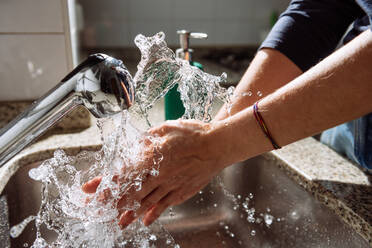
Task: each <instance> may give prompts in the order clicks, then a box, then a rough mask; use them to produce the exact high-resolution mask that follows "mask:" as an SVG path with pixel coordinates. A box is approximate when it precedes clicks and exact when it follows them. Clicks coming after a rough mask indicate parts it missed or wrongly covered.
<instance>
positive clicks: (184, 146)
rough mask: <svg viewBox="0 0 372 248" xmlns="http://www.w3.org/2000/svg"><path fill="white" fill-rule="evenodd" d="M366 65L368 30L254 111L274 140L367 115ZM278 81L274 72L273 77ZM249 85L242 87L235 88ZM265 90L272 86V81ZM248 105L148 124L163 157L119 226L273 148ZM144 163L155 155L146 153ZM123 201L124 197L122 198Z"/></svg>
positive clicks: (370, 101) (371, 35)
mask: <svg viewBox="0 0 372 248" xmlns="http://www.w3.org/2000/svg"><path fill="white" fill-rule="evenodd" d="M371 62H372V32H371V31H370V30H367V31H365V32H364V33H362V34H361V35H359V36H358V37H356V38H355V39H354V40H353V41H351V42H350V43H348V44H347V45H345V46H344V47H343V48H341V49H339V50H338V51H336V52H335V53H333V54H332V55H330V56H329V57H327V58H326V59H324V60H323V61H321V62H320V63H319V64H317V65H316V66H315V67H313V68H312V69H310V70H308V71H307V72H305V73H304V74H302V75H301V76H299V77H297V78H296V79H294V80H292V81H291V82H290V83H288V84H286V85H284V86H283V87H281V88H280V89H278V90H276V91H274V92H273V93H271V94H270V95H268V96H266V97H265V98H263V99H262V100H261V101H260V104H259V108H260V112H261V114H262V116H263V118H264V119H265V122H266V124H267V125H268V128H269V130H270V131H271V133H272V135H273V137H274V139H275V140H276V141H277V142H278V143H279V145H282V146H283V145H286V144H289V143H291V142H294V141H296V140H299V139H301V138H304V137H308V136H310V135H312V134H315V133H318V132H320V131H321V130H324V129H327V128H330V127H332V126H335V125H337V124H340V123H343V122H345V121H348V120H352V119H355V118H357V117H359V116H362V115H365V114H367V113H369V112H372V97H371V94H372V68H371V65H372V63H371ZM258 71H259V70H258ZM292 77H295V72H294V74H292ZM276 78H277V76H276V75H273V80H275V79H276ZM246 80H248V81H249V80H251V79H249V78H248V79H246ZM285 81H286V80H283V81H282V84H285ZM257 82H258V81H257ZM249 85H250V84H249V83H247V85H245V84H242V86H240V87H241V88H240V89H244V88H243V87H245V86H247V88H248V86H249ZM240 89H238V90H240ZM271 89H272V90H275V86H274V84H272V88H271ZM253 101H254V100H253ZM253 101H252V102H253ZM237 102H239V101H237ZM249 104H251V103H250V102H249V101H246V102H244V101H241V105H240V106H241V109H244V110H241V111H240V112H238V111H239V110H237V111H236V112H237V113H236V114H234V115H233V116H231V117H228V118H226V119H223V120H214V121H213V122H212V123H203V122H199V121H195V120H177V121H170V122H166V123H164V124H163V125H161V126H159V127H156V128H153V129H151V130H150V131H149V132H150V133H152V134H153V135H158V136H161V137H163V142H162V143H161V144H160V145H159V147H158V148H157V151H159V152H160V153H161V154H162V155H163V159H162V161H161V163H160V165H159V166H160V167H159V175H158V176H157V177H149V178H148V179H147V180H146V181H144V182H143V184H142V189H141V190H140V191H136V192H134V193H133V194H131V195H130V197H132V198H133V199H135V200H136V201H138V202H139V203H140V204H141V207H140V208H139V209H137V210H136V211H126V212H124V213H123V214H122V215H121V216H120V217H119V224H120V225H122V227H125V226H127V225H129V224H130V223H131V222H133V221H134V220H135V219H136V218H138V217H139V216H141V215H142V214H144V218H143V221H144V223H145V224H146V225H149V224H151V223H152V222H153V221H154V220H155V219H156V218H158V217H159V216H160V214H161V213H162V212H163V211H164V210H165V209H166V208H167V207H169V206H171V205H175V204H179V203H182V202H183V201H185V200H187V199H188V198H190V197H191V196H193V195H194V194H195V193H196V192H198V191H199V190H200V189H201V188H203V187H204V186H205V185H207V184H208V182H209V181H210V180H211V179H212V178H213V177H214V176H215V175H216V174H218V173H219V172H220V171H221V170H222V169H223V168H225V167H227V166H229V165H231V164H232V163H234V162H237V161H241V160H245V159H247V158H250V157H253V156H256V155H259V154H261V153H264V152H267V151H269V150H271V149H272V145H271V143H270V141H269V140H268V139H267V138H266V137H265V136H264V134H263V132H262V130H261V129H260V127H259V126H258V124H257V122H256V120H255V118H254V116H253V112H252V108H251V107H249V108H246V107H245V106H247V105H249ZM237 109H238V108H237ZM150 156H151V155H150ZM146 161H153V160H151V157H150V159H146ZM148 166H151V165H149V164H139V165H138V166H137V167H136V169H138V170H142V169H143V168H146V167H148ZM98 184H99V183H96V184H94V185H90V184H89V183H88V184H86V187H83V188H85V191H86V192H94V191H95V188H96V187H97V186H98ZM121 202H125V196H124V197H123V199H122V200H121ZM118 207H119V208H120V206H118Z"/></svg>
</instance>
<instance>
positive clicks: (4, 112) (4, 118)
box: [0, 101, 91, 138]
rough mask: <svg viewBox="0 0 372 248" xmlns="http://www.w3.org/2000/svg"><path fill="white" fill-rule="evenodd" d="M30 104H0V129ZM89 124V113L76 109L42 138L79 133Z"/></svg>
mask: <svg viewBox="0 0 372 248" xmlns="http://www.w3.org/2000/svg"><path fill="white" fill-rule="evenodd" d="M31 104H32V101H13V102H0V128H2V127H4V126H5V125H6V124H8V123H9V122H10V121H11V120H13V119H14V118H16V117H17V116H18V115H19V114H20V113H22V112H23V111H24V110H25V109H26V108H27V107H29V106H30V105H31ZM90 123H91V121H90V113H89V111H88V110H86V109H85V108H83V107H77V108H75V109H74V110H72V111H71V112H70V113H68V114H67V115H66V116H65V117H64V118H63V119H62V120H61V121H60V122H58V123H57V124H56V125H55V126H54V127H53V128H51V129H49V130H48V131H47V132H46V134H44V135H43V136H42V138H45V137H47V136H50V135H52V134H61V133H76V132H81V131H83V130H84V129H86V128H89V127H90Z"/></svg>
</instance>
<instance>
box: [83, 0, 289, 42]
mask: <svg viewBox="0 0 372 248" xmlns="http://www.w3.org/2000/svg"><path fill="white" fill-rule="evenodd" d="M79 2H80V3H81V5H82V6H83V12H84V20H85V23H84V28H85V31H84V35H83V38H84V45H86V46H88V47H95V46H98V47H122V46H133V45H134V44H133V39H134V37H135V35H136V34H138V33H143V34H146V35H152V34H154V33H155V32H157V31H160V30H162V31H164V32H165V33H166V35H167V42H168V44H170V45H178V37H177V35H176V31H177V30H178V29H189V30H194V31H202V32H206V33H208V34H209V39H208V40H207V41H204V40H203V41H193V44H195V45H257V44H258V43H259V42H260V40H261V39H262V34H263V33H265V30H267V29H268V28H269V27H270V15H271V14H272V13H273V11H278V12H281V11H283V10H284V9H285V8H286V7H287V5H288V3H289V0H105V1H102V0H79Z"/></svg>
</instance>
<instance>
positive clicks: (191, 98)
mask: <svg viewBox="0 0 372 248" xmlns="http://www.w3.org/2000/svg"><path fill="white" fill-rule="evenodd" d="M135 43H136V45H137V46H138V48H139V49H140V50H141V54H142V57H141V61H140V63H139V64H138V71H137V73H136V75H135V76H134V81H135V82H136V83H137V88H136V101H137V103H138V104H137V106H138V107H139V109H140V110H141V111H142V113H144V115H145V116H147V111H148V110H149V109H150V108H152V106H153V105H154V103H155V101H156V100H158V99H159V98H161V97H163V96H164V95H165V94H166V93H167V92H168V91H169V90H170V89H171V88H172V87H174V86H175V85H176V84H178V89H177V90H178V91H179V92H180V94H181V100H182V102H183V105H184V107H185V114H184V115H183V118H185V119H198V120H202V121H210V119H211V114H210V112H211V106H212V102H213V100H214V99H215V98H219V99H220V100H222V101H223V102H226V103H230V102H231V97H232V94H233V91H234V87H229V88H228V89H225V88H223V87H221V86H220V83H223V82H225V81H226V74H225V73H222V75H221V76H212V75H210V74H207V73H205V72H203V71H201V70H200V69H199V68H197V67H194V66H191V65H190V64H189V62H188V61H185V60H182V59H178V58H176V57H175V54H174V53H173V51H172V50H171V49H169V48H168V47H167V44H166V42H165V35H164V33H162V32H160V33H158V34H156V35H155V36H153V37H145V36H143V35H138V36H137V37H136V38H135Z"/></svg>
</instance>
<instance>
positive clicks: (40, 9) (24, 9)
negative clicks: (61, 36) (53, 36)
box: [0, 0, 63, 32]
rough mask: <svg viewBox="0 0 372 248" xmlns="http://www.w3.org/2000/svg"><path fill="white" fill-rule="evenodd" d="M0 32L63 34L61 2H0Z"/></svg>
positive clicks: (43, 0) (45, 0)
mask: <svg viewBox="0 0 372 248" xmlns="http://www.w3.org/2000/svg"><path fill="white" fill-rule="evenodd" d="M0 32H63V19H62V7H61V1H60V0H32V1H30V0H2V1H0Z"/></svg>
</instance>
